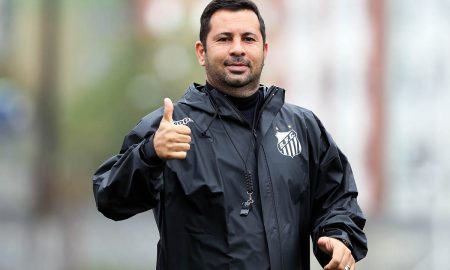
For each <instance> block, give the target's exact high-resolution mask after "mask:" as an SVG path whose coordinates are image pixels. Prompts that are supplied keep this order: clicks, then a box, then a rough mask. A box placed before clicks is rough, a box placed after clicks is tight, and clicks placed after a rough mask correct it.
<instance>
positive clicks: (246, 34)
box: [215, 32, 258, 37]
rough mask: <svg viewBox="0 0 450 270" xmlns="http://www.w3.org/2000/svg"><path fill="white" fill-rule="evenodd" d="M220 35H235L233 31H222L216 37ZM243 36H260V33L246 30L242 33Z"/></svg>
mask: <svg viewBox="0 0 450 270" xmlns="http://www.w3.org/2000/svg"><path fill="white" fill-rule="evenodd" d="M219 36H227V37H230V36H233V33H231V32H222V33H218V34H217V35H216V36H215V37H219ZM241 36H258V35H257V34H255V33H252V32H244V33H242V34H241Z"/></svg>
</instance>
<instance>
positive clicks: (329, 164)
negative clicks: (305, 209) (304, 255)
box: [311, 116, 367, 266]
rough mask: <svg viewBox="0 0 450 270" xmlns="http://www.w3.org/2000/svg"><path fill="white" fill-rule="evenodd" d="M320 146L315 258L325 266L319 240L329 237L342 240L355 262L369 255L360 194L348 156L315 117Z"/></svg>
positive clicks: (313, 235) (314, 203)
mask: <svg viewBox="0 0 450 270" xmlns="http://www.w3.org/2000/svg"><path fill="white" fill-rule="evenodd" d="M314 118H315V122H316V125H315V126H316V127H315V129H316V131H317V132H318V133H316V135H318V136H315V137H316V138H318V139H317V142H316V143H315V145H316V148H317V149H319V151H315V152H316V153H315V154H314V155H315V157H314V158H313V159H314V160H315V161H316V162H315V163H316V164H315V165H316V166H314V167H315V170H314V172H313V177H312V182H311V188H312V194H311V196H312V217H313V219H312V226H313V227H312V233H311V238H312V242H313V251H314V254H315V256H316V258H317V260H318V261H319V263H320V264H321V265H322V266H325V265H326V264H328V262H329V261H330V259H331V258H330V257H329V256H328V255H327V254H325V253H324V252H322V251H321V250H320V249H319V247H318V245H317V240H318V239H319V238H320V237H321V236H329V237H333V238H337V239H340V240H342V241H343V242H344V243H346V244H347V246H348V247H349V248H350V250H351V251H352V255H353V257H354V258H355V260H356V261H359V260H361V259H362V258H364V257H365V256H366V254H367V239H366V235H365V234H364V232H363V228H364V225H365V223H366V219H365V218H364V215H363V213H362V211H361V209H360V207H359V205H358V203H357V196H358V190H357V188H356V184H355V179H354V177H353V173H352V169H351V167H350V164H349V162H348V160H347V158H346V157H345V155H344V154H343V153H342V152H341V151H340V150H339V148H338V147H337V146H336V144H335V142H334V141H333V139H332V138H331V136H330V135H329V134H328V132H327V131H326V130H325V128H324V127H323V125H322V123H321V122H320V120H319V119H317V118H316V117H315V116H314Z"/></svg>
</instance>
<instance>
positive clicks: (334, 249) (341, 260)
mask: <svg viewBox="0 0 450 270" xmlns="http://www.w3.org/2000/svg"><path fill="white" fill-rule="evenodd" d="M317 244H318V245H319V248H320V250H322V251H323V252H325V253H326V254H328V255H330V256H331V261H330V262H329V263H328V264H327V265H325V268H324V270H344V269H345V270H349V269H350V270H355V259H354V258H353V256H352V253H351V251H350V249H349V248H348V247H347V246H346V245H345V244H344V243H342V242H341V241H340V240H338V239H335V238H331V237H320V238H319V240H318V241H317ZM346 266H349V267H350V268H345V267H346Z"/></svg>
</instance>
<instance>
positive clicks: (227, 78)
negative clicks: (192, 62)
mask: <svg viewBox="0 0 450 270" xmlns="http://www.w3.org/2000/svg"><path fill="white" fill-rule="evenodd" d="M234 64H239V65H243V66H246V67H248V70H247V71H245V72H243V73H239V72H235V73H233V72H230V71H228V70H227V69H226V67H227V66H231V65H234ZM263 66H264V60H263V61H262V62H261V64H260V65H258V66H253V65H252V63H251V62H250V61H249V60H247V59H245V58H243V57H241V56H235V57H231V58H229V59H226V60H225V61H224V62H223V63H221V65H218V64H212V63H211V62H210V61H209V59H208V57H206V58H205V70H206V74H207V77H208V79H209V80H210V83H211V84H212V85H214V86H215V87H217V88H219V89H223V90H225V89H230V88H246V89H255V88H257V87H258V86H259V82H260V78H261V73H262V68H263Z"/></svg>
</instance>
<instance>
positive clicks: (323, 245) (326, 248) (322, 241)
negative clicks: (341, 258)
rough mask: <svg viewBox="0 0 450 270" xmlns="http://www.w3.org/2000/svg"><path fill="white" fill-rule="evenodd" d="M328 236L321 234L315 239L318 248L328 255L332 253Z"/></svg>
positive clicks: (331, 245)
mask: <svg viewBox="0 0 450 270" xmlns="http://www.w3.org/2000/svg"><path fill="white" fill-rule="evenodd" d="M330 240H331V239H330V237H325V236H322V237H320V238H319V240H317V245H318V246H319V248H320V250H322V251H323V252H325V253H326V254H328V255H332V254H333V244H332V243H331V241H330Z"/></svg>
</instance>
